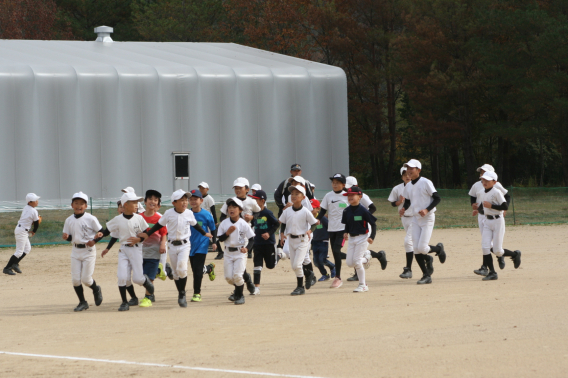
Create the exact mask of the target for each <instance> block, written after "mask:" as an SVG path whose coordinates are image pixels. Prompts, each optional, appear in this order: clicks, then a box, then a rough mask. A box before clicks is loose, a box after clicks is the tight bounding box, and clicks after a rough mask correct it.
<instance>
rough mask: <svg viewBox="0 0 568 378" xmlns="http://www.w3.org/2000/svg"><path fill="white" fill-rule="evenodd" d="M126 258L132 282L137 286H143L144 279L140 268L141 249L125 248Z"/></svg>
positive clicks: (142, 270)
mask: <svg viewBox="0 0 568 378" xmlns="http://www.w3.org/2000/svg"><path fill="white" fill-rule="evenodd" d="M125 248H126V256H127V257H128V261H129V263H130V267H131V270H132V282H134V283H135V284H137V285H140V286H142V285H144V283H145V282H146V277H145V276H144V269H143V268H142V247H125Z"/></svg>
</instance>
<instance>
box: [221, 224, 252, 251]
mask: <svg viewBox="0 0 568 378" xmlns="http://www.w3.org/2000/svg"><path fill="white" fill-rule="evenodd" d="M231 226H235V228H236V230H235V231H233V232H232V233H231V235H229V237H228V238H227V239H226V240H225V247H233V248H242V247H246V246H247V244H248V240H249V239H250V238H253V237H254V236H255V234H254V231H253V229H252V228H251V227H250V225H249V224H248V223H247V222H246V221H245V220H244V219H242V218H239V220H238V221H236V222H235V223H233V221H232V220H231V218H227V219H225V220H224V221H223V222H221V224H220V225H219V230H218V231H217V235H218V236H221V235H224V234H225V233H226V232H227V230H228V229H229V228H230V227H231Z"/></svg>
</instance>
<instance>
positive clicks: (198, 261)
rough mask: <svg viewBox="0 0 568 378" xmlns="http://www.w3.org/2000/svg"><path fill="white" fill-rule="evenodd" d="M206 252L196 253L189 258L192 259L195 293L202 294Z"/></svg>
mask: <svg viewBox="0 0 568 378" xmlns="http://www.w3.org/2000/svg"><path fill="white" fill-rule="evenodd" d="M206 257H207V255H206V254H204V253H196V254H195V255H193V256H191V257H190V258H189V259H190V261H191V270H192V272H193V294H201V283H202V282H203V268H204V266H205V258H206Z"/></svg>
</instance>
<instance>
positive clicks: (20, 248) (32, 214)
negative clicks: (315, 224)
mask: <svg viewBox="0 0 568 378" xmlns="http://www.w3.org/2000/svg"><path fill="white" fill-rule="evenodd" d="M38 220H39V214H38V212H37V210H36V209H35V208H34V207H32V206H30V205H26V206H24V209H23V210H22V215H21V216H20V220H19V221H18V225H17V226H16V228H15V229H14V236H15V237H16V251H15V252H14V256H16V257H17V258H20V257H22V255H23V254H24V253H25V254H26V255H27V254H29V253H30V252H31V250H32V245H31V244H30V234H29V232H30V231H31V230H32V228H33V223H34V222H35V221H38Z"/></svg>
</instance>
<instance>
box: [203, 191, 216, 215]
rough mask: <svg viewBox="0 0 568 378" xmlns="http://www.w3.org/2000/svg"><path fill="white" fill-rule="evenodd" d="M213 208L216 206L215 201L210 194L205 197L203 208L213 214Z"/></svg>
mask: <svg viewBox="0 0 568 378" xmlns="http://www.w3.org/2000/svg"><path fill="white" fill-rule="evenodd" d="M211 206H215V199H214V198H213V197H211V195H210V194H208V195H207V196H205V197H203V202H201V208H202V209H203V210H207V211H209V212H211Z"/></svg>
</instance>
